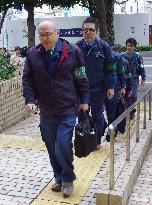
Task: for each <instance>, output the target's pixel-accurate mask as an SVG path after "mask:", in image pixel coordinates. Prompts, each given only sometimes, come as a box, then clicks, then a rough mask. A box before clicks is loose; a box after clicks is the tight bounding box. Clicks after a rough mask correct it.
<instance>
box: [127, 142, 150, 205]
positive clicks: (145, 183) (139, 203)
mask: <svg viewBox="0 0 152 205" xmlns="http://www.w3.org/2000/svg"><path fill="white" fill-rule="evenodd" d="M151 162H152V143H151V145H150V148H149V151H148V153H147V156H146V158H145V161H144V164H143V167H142V169H141V172H140V175H139V177H138V179H137V183H136V185H135V187H134V190H133V193H132V195H131V198H130V200H129V202H128V205H152V163H151Z"/></svg>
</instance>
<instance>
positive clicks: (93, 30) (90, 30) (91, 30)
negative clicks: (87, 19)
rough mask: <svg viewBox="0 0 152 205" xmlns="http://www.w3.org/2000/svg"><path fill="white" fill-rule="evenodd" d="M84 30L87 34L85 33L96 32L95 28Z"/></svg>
mask: <svg viewBox="0 0 152 205" xmlns="http://www.w3.org/2000/svg"><path fill="white" fill-rule="evenodd" d="M82 30H83V32H85V33H87V32H88V31H89V32H95V29H94V28H83V29H82Z"/></svg>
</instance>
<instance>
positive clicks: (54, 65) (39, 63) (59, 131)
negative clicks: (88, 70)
mask: <svg viewBox="0 0 152 205" xmlns="http://www.w3.org/2000/svg"><path fill="white" fill-rule="evenodd" d="M38 35H39V39H40V44H39V45H37V46H34V47H32V48H30V50H29V52H28V55H27V58H26V62H25V66H24V71H23V95H24V97H25V103H26V108H27V110H28V111H29V112H35V110H36V108H37V104H38V106H39V108H40V130H41V135H42V139H43V141H44V142H45V145H46V148H47V151H48V154H49V158H50V163H51V166H52V168H53V172H54V177H55V183H54V184H53V186H52V191H56V192H58V191H62V193H63V196H64V197H69V196H70V195H71V193H72V190H73V181H74V180H75V179H76V176H75V174H74V167H73V164H72V163H73V152H72V135H73V128H74V126H75V122H76V116H77V112H78V109H83V110H87V109H88V100H89V92H88V88H89V86H88V80H87V78H86V74H85V67H84V60H83V57H82V53H81V51H80V49H79V48H78V47H77V46H72V45H71V44H70V43H68V42H67V41H65V40H64V39H61V38H59V29H58V26H57V25H56V23H55V22H53V21H48V20H45V21H43V22H41V23H40V24H39V28H38ZM79 103H80V105H79Z"/></svg>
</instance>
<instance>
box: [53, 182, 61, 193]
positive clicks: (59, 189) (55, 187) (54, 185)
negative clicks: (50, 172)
mask: <svg viewBox="0 0 152 205" xmlns="http://www.w3.org/2000/svg"><path fill="white" fill-rule="evenodd" d="M61 189H62V184H58V183H56V182H55V183H54V184H53V185H52V187H51V190H52V191H55V192H60V191H61Z"/></svg>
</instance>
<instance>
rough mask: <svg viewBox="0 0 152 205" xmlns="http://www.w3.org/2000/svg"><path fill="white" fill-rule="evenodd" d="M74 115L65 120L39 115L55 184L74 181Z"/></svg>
mask: <svg viewBox="0 0 152 205" xmlns="http://www.w3.org/2000/svg"><path fill="white" fill-rule="evenodd" d="M75 123H76V115H72V116H69V117H65V118H60V119H59V118H54V117H46V116H44V115H43V114H40V130H41V135H42V139H43V141H44V142H45V145H46V148H47V151H48V154H49V158H50V163H51V166H52V168H53V172H54V177H55V181H56V182H57V183H62V182H73V181H74V180H75V179H76V176H75V174H74V167H73V164H72V163H73V151H72V148H73V145H72V136H73V129H74V126H75Z"/></svg>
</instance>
